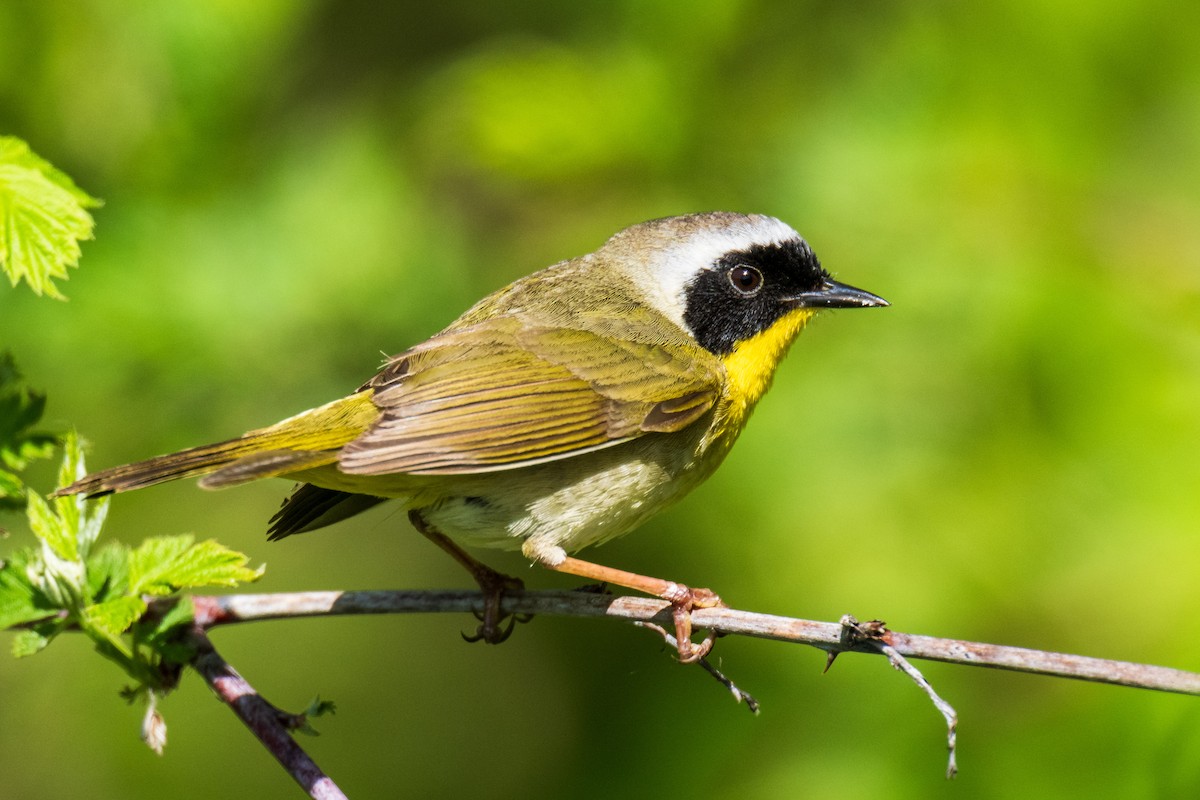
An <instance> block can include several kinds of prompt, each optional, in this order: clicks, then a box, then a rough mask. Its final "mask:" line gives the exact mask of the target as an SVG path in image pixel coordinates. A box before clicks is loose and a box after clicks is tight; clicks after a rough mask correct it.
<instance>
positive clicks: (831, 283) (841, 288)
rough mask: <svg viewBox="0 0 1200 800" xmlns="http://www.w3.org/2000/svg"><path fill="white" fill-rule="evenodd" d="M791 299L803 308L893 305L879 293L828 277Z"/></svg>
mask: <svg viewBox="0 0 1200 800" xmlns="http://www.w3.org/2000/svg"><path fill="white" fill-rule="evenodd" d="M791 300H792V302H793V303H795V304H796V305H797V306H799V307H801V308H873V307H875V306H886V305H891V304H890V303H888V301H887V300H884V299H883V298H882V297H880V296H878V295H874V294H871V293H870V292H867V291H863V290H862V289H855V288H854V287H853V286H847V285H846V284H844V283H838V282H837V281H835V280H833V279H832V278H826V279H825V282H824V283H822V284H821V285H820V286H819V287H818V288H816V289H813V290H812V291H808V292H801V293H800V294H797V295H793V296H792V298H791Z"/></svg>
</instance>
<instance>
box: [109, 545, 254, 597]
mask: <svg viewBox="0 0 1200 800" xmlns="http://www.w3.org/2000/svg"><path fill="white" fill-rule="evenodd" d="M192 541H193V540H192V537H191V536H189V535H186V534H184V535H179V536H156V537H154V538H151V539H147V540H146V541H144V542H142V543H141V545H139V546H138V548H137V549H136V550H134V551H133V553H132V555H131V557H130V561H129V591H130V592H131V593H133V594H152V595H167V594H171V593H172V592H176V591H178V590H180V589H190V588H197V587H201V586H237V585H238V584H239V583H244V582H248V581H256V580H258V579H259V578H260V577H262V574H263V570H262V568H261V567H260V568H259V569H250V568H248V567H247V566H246V562H247V561H249V560H250V559H249V556H247V555H245V554H244V553H239V552H237V551H236V550H230V549H229V548H227V547H225V546H224V545H222V544H220V543H218V542H216V541H215V540H212V539H209V540H207V541H204V542H200V543H199V544H195V545H194V544H192Z"/></svg>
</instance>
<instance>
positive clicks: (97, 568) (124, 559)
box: [87, 542, 129, 603]
mask: <svg viewBox="0 0 1200 800" xmlns="http://www.w3.org/2000/svg"><path fill="white" fill-rule="evenodd" d="M128 589H129V548H128V547H127V546H126V545H124V544H121V543H118V542H112V543H109V544H107V545H105V546H104V547H101V548H100V549H99V550H97V551H96V552H95V553H93V554H92V556H91V558H89V559H88V560H87V596H88V598H90V599H91V600H93V601H94V602H97V603H103V602H104V601H105V600H109V599H112V598H114V597H120V596H121V595H124V594H128V593H129V592H128Z"/></svg>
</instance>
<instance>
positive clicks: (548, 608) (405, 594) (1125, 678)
mask: <svg viewBox="0 0 1200 800" xmlns="http://www.w3.org/2000/svg"><path fill="white" fill-rule="evenodd" d="M193 602H194V604H195V609H196V622H197V624H198V625H199V626H201V627H202V628H211V627H213V626H218V625H227V624H231V623H236V622H248V621H251V620H263V619H281V618H288V617H310V616H329V615H345V614H404V613H430V612H463V613H471V612H478V611H481V610H482V608H483V597H482V595H481V594H480V593H479V592H477V591H366V592H298V593H291V594H286V593H285V594H247V595H225V596H206V595H199V596H196V597H194V598H193ZM503 608H504V611H506V612H508V613H517V614H544V615H547V616H569V617H611V618H616V619H623V620H626V621H629V622H655V623H659V624H664V625H670V624H671V622H670V606H669V604H667V603H666V602H665V601H662V600H657V599H653V598H644V597H626V596H616V597H613V596H606V595H596V594H587V593H583V592H524V593H520V594H517V593H512V594H510V595H506V596H505V598H504V604H503ZM692 621H693V625H694V626H695V627H697V628H712V629H716V630H719V631H721V632H722V633H724V634H738V635H743V636H754V637H758V638H762V639H775V640H778V641H785V642H796V643H801V644H808V645H812V646H813V647H817V648H820V649H822V650H824V651H826V652H829V653H842V652H858V653H874V654H876V655H878V654H880V652H881V651H880V649H879V647H878V646H877V644H876V643H875V642H873V641H859V642H850V643H847V642H846V641H844V637H843V626H842V624H841V623H838V622H815V621H812V620H804V619H795V618H792V617H780V616H774V615H771V614H759V613H755V612H751V611H740V610H737V609H732V608H707V609H696V610H695V611H693V612H692ZM878 641H881V642H883V643H884V644H886V645H888V646H889V647H891V648H893V649H894V650H895V651H896V652H897V653H899V654H900V655H903V656H905V657H906V658H919V659H926V660H931V661H943V662H946V663H950V664H964V665H968V666H975V667H991V668H994V669H1004V670H1013V671H1016V672H1029V673H1034V674H1038V675H1052V676H1056V677H1060V678H1073V679H1076V680H1085V681H1095V682H1098V683H1110V684H1115V685H1118V686H1131V687H1136V688H1142V689H1154V690H1157V691H1162V692H1175V693H1179V694H1191V695H1200V674H1198V673H1194V672H1186V671H1183V670H1178V669H1171V668H1168V667H1158V666H1152V665H1149V664H1137V663H1132V662H1127V661H1112V660H1109V659H1103V658H1091V657H1088V656H1078V655H1068V654H1064V653H1052V652H1048V651H1044V650H1032V649H1028V648H1024V647H1009V646H1005V645H995V644H985V643H982V642H968V641H961V640H957V639H942V638H938V637H933V636H920V635H916V634H907V633H899V632H897V631H885V632H884V633H882V634H881V636H880V637H879V640H878Z"/></svg>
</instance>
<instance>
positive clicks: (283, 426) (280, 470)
mask: <svg viewBox="0 0 1200 800" xmlns="http://www.w3.org/2000/svg"><path fill="white" fill-rule="evenodd" d="M371 396H372V392H370V391H363V392H358V393H356V394H352V395H350V396H349V397H343V398H342V399H340V400H334V401H333V402H332V403H326V404H325V405H323V406H320V407H318V408H314V409H311V410H309V411H305V412H303V413H301V414H297V415H296V416H294V417H289V418H288V419H285V420H283V421H282V422H278V423H276V424H274V425H272V426H270V427H269V428H261V429H259V430H255V431H250V432H249V433H247V434H245V435H243V436H239V437H238V438H236V439H229V440H227V441H224V442H217V443H216V444H208V445H203V446H201V447H193V448H190V449H188V450H181V451H180V452H178V453H170V454H168V455H165V456H157V457H155V458H150V459H147V460H145V461H138V462H137V463H135V464H125V465H124V466H120V467H113V468H112V469H106V470H103V471H101V472H96V473H93V474H91V475H87V476H85V477H83V478H80V479H79V480H77V481H75V482H74V483H72V484H71V485H70V486H64V487H63V488H61V489H59V490H58V491H57V492H55V493H54V494H55V495H56V496H61V495H67V494H83V495H86V496H88V497H99V496H101V495H106V494H113V493H114V492H128V491H130V490H133V489H141V488H143V487H145V486H153V485H155V484H156V483H165V482H166V481H173V480H177V479H179V478H192V477H196V476H198V475H207V476H208V478H207V479H206V480H204V481H201V485H202V486H204V487H205V488H208V489H219V488H223V487H225V486H234V485H237V484H240V483H246V482H247V481H252V480H257V479H258V478H271V477H277V476H279V475H286V474H288V473H290V472H298V471H300V470H303V469H311V468H313V467H319V466H322V465H324V464H332V463H333V462H334V461H336V460H337V450H338V449H339V448H341V447H342V446H343V445H345V444H346V443H347V442H349V441H351V440H352V439H354V438H355V437H357V436H359V435H361V434H362V433H363V431H365V430H367V428H369V427H370V426H371V425H372V424H373V423H374V421H375V419H376V418H377V417H378V416H379V410H378V409H377V408H375V406H374V404H373V403H372V402H371Z"/></svg>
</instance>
